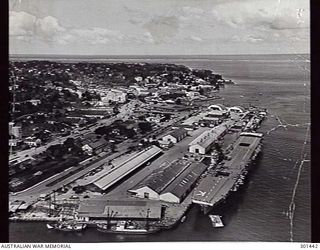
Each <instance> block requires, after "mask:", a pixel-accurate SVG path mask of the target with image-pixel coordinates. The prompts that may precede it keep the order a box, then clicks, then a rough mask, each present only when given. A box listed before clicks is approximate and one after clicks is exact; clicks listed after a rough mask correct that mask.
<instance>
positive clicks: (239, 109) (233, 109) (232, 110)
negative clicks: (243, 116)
mask: <svg viewBox="0 0 320 250" xmlns="http://www.w3.org/2000/svg"><path fill="white" fill-rule="evenodd" d="M228 111H229V112H230V113H244V108H242V107H239V106H234V107H229V108H228Z"/></svg>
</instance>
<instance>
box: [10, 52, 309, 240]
mask: <svg viewBox="0 0 320 250" xmlns="http://www.w3.org/2000/svg"><path fill="white" fill-rule="evenodd" d="M91 60H94V59H91ZM103 60H106V59H103V58H99V61H103ZM106 61H108V62H113V61H115V62H116V61H128V62H135V61H140V62H143V61H146V62H163V63H177V64H183V65H186V66H189V67H192V68H199V69H201V68H205V69H211V70H213V71H214V72H216V73H220V74H222V75H223V76H224V77H225V78H227V79H232V80H234V81H235V82H236V83H237V84H236V85H229V86H226V88H225V89H221V91H220V94H221V96H222V97H223V99H221V100H218V101H217V102H216V103H219V102H220V103H224V104H225V105H240V106H244V107H247V106H248V105H250V104H251V105H258V106H262V107H266V108H267V109H268V112H269V116H268V118H267V119H266V120H265V122H264V123H263V126H262V127H261V129H260V131H261V132H264V133H265V138H264V142H263V143H264V144H263V152H262V154H261V155H260V156H259V158H258V160H257V162H256V164H255V165H254V166H253V168H252V171H251V172H250V174H249V175H248V178H247V180H246V183H245V185H243V186H242V188H241V189H240V190H239V191H238V192H235V193H233V194H232V195H231V196H230V197H229V198H228V199H227V201H226V202H225V203H224V204H221V205H220V206H219V207H217V208H215V209H214V210H213V212H212V213H216V214H219V215H222V217H223V221H224V224H225V227H224V228H212V227H211V223H210V220H209V218H208V216H205V215H203V214H202V213H201V211H200V209H199V207H198V206H196V205H194V206H192V208H191V209H190V210H189V212H188V214H187V219H186V221H185V222H184V223H182V224H180V225H178V226H177V227H175V228H173V229H171V230H167V231H162V232H159V233H156V234H154V235H140V236H137V235H112V234H104V233H101V232H98V231H96V230H95V229H88V230H86V231H84V232H80V233H73V232H70V233H68V232H67V233H66V232H58V231H49V230H46V228H45V223H40V222H36V223H34V222H25V223H21V222H19V223H18V222H13V223H10V226H9V236H10V242H111V241H280V242H283V241H296V242H309V241H311V194H310V193H311V187H310V186H311V184H310V181H311V178H310V161H309V160H310V157H311V156H310V131H309V125H310V70H309V69H310V67H309V66H310V65H309V56H308V55H268V56H265V55H255V56H206V57H195V56H192V57H183V58H174V57H168V58H156V57H152V58H130V59H124V58H116V59H114V58H113V59H107V60H106Z"/></svg>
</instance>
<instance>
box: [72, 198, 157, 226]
mask: <svg viewBox="0 0 320 250" xmlns="http://www.w3.org/2000/svg"><path fill="white" fill-rule="evenodd" d="M77 217H78V219H80V220H84V221H90V220H106V219H107V218H112V220H123V219H131V220H145V219H146V218H148V219H150V220H159V219H161V217H162V207H161V204H160V203H159V202H155V201H141V200H102V199H101V198H100V199H87V200H84V201H81V203H80V206H79V209H78V211H77Z"/></svg>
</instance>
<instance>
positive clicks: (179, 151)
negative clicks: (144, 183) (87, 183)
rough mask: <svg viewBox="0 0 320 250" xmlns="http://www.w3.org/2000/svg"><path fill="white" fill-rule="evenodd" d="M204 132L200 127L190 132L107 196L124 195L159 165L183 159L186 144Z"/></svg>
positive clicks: (204, 128)
mask: <svg viewBox="0 0 320 250" xmlns="http://www.w3.org/2000/svg"><path fill="white" fill-rule="evenodd" d="M205 130H208V128H206V127H200V128H199V129H197V130H194V131H191V135H190V136H188V137H186V138H184V139H183V140H182V141H180V142H178V143H177V144H176V145H174V146H173V147H172V148H170V149H168V150H165V151H164V154H163V155H161V156H160V157H159V158H157V159H156V160H155V161H153V162H152V163H151V164H150V165H149V166H146V167H144V168H143V169H142V170H141V171H139V172H137V173H136V174H135V175H133V176H131V177H129V179H127V180H126V181H124V182H122V183H121V184H120V185H118V186H116V187H115V188H114V189H112V190H111V191H110V192H109V193H108V195H111V196H114V195H126V193H127V190H128V189H130V188H132V187H133V186H135V185H136V184H137V183H138V182H140V181H141V180H142V179H144V178H146V177H147V176H149V175H150V174H151V173H152V171H154V170H155V169H157V168H159V166H160V165H161V164H163V163H164V162H169V163H170V162H172V161H174V160H176V159H178V158H181V157H183V156H184V155H185V154H186V153H188V144H189V143H190V142H191V141H192V140H193V139H195V138H196V137H197V136H199V135H200V134H201V133H203V132H204V131H205Z"/></svg>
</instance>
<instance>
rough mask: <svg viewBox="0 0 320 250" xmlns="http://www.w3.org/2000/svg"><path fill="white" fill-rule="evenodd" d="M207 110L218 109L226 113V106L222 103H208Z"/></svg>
mask: <svg viewBox="0 0 320 250" xmlns="http://www.w3.org/2000/svg"><path fill="white" fill-rule="evenodd" d="M208 109H209V110H211V111H220V112H222V113H223V114H228V109H227V107H226V106H224V105H222V104H214V105H210V106H209V107H208Z"/></svg>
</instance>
